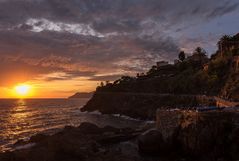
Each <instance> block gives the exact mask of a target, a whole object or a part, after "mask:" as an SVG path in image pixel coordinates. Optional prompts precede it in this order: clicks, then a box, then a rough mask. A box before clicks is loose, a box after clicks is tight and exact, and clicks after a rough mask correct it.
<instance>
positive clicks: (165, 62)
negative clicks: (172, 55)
mask: <svg viewBox="0 0 239 161" xmlns="http://www.w3.org/2000/svg"><path fill="white" fill-rule="evenodd" d="M156 64H157V67H158V68H160V67H163V66H167V65H169V63H168V62H167V61H159V62H157V63H156Z"/></svg>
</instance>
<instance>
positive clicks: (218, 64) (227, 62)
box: [97, 35, 239, 98]
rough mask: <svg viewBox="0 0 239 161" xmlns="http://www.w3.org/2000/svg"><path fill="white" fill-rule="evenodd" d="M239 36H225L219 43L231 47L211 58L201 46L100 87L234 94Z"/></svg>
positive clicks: (237, 84) (107, 89) (105, 89)
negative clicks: (172, 60) (174, 58)
mask: <svg viewBox="0 0 239 161" xmlns="http://www.w3.org/2000/svg"><path fill="white" fill-rule="evenodd" d="M238 37H239V36H238V35H236V36H233V37H230V36H223V37H222V38H221V39H220V41H219V43H218V44H224V45H225V46H223V48H224V49H225V48H226V49H227V50H223V51H222V49H221V48H219V49H218V51H217V52H216V53H215V54H214V55H212V57H211V58H210V59H209V58H208V57H207V53H206V52H205V50H204V49H203V48H200V47H198V48H196V49H195V51H194V52H193V53H192V55H191V56H189V57H187V58H186V56H185V53H184V52H183V51H181V52H180V53H179V56H178V57H179V60H180V62H179V63H176V64H169V65H165V66H161V67H157V66H155V65H154V66H152V68H151V69H150V70H149V71H148V72H146V74H137V77H130V76H123V77H122V78H121V79H119V80H116V81H115V82H113V83H109V82H108V83H106V84H105V85H101V86H99V87H98V88H97V91H98V92H99V91H100V92H132V93H134V92H143V93H147V92H148V93H167V94H168V93H170V94H203V95H221V96H223V97H227V98H230V97H231V96H229V95H232V94H231V93H232V92H229V91H227V90H231V91H234V93H235V91H239V81H238V80H239V78H238V77H237V75H238V73H237V72H236V70H235V69H234V68H233V67H232V63H233V59H234V56H236V55H237V54H238V46H239V42H238ZM228 41H230V43H226V42H228ZM235 42H238V45H236V43H235ZM229 44H230V45H229ZM219 47H220V46H219ZM225 90H226V91H225ZM229 93H230V94H229Z"/></svg>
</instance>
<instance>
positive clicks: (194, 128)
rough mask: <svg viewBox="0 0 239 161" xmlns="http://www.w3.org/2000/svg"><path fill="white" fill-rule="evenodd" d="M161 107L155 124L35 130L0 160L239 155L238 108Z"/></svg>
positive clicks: (130, 160) (201, 160)
mask: <svg viewBox="0 0 239 161" xmlns="http://www.w3.org/2000/svg"><path fill="white" fill-rule="evenodd" d="M164 112H165V113H164ZM164 112H163V111H158V113H157V115H159V116H160V118H159V119H157V126H156V127H154V128H152V127H144V128H138V129H137V128H136V129H132V128H115V127H110V126H106V127H98V126H96V125H94V124H91V123H82V124H81V125H80V126H79V127H70V126H68V127H65V128H64V129H63V130H62V131H61V132H59V133H57V134H54V135H52V136H46V135H42V134H38V135H36V136H33V137H31V139H30V140H29V141H26V142H24V141H19V142H17V143H16V147H17V148H16V150H15V151H13V152H5V153H2V154H0V161H79V160H81V161H158V160H160V161H175V160H184V161H192V160H193V161H236V160H238V159H239V142H238V141H239V138H238V136H239V126H238V123H239V119H238V118H239V114H238V112H227V111H215V112H202V113H194V112H189V111H187V112H185V111H164ZM164 116H165V117H164ZM168 116H171V117H168ZM166 117H167V118H168V120H170V121H168V120H165V119H164V118H166ZM170 118H171V119H170ZM167 123H168V124H167ZM165 134H167V135H165Z"/></svg>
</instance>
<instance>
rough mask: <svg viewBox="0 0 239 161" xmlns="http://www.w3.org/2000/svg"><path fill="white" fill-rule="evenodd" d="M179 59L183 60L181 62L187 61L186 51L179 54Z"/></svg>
mask: <svg viewBox="0 0 239 161" xmlns="http://www.w3.org/2000/svg"><path fill="white" fill-rule="evenodd" d="M178 58H179V60H181V61H184V60H185V58H186V56H185V53H184V51H181V52H180V53H179V55H178Z"/></svg>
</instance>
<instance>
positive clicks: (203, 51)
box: [193, 47, 207, 57]
mask: <svg viewBox="0 0 239 161" xmlns="http://www.w3.org/2000/svg"><path fill="white" fill-rule="evenodd" d="M193 54H198V55H200V56H202V57H204V56H206V55H207V53H206V51H205V50H204V49H203V48H201V47H197V48H196V49H195V51H194V53H193Z"/></svg>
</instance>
